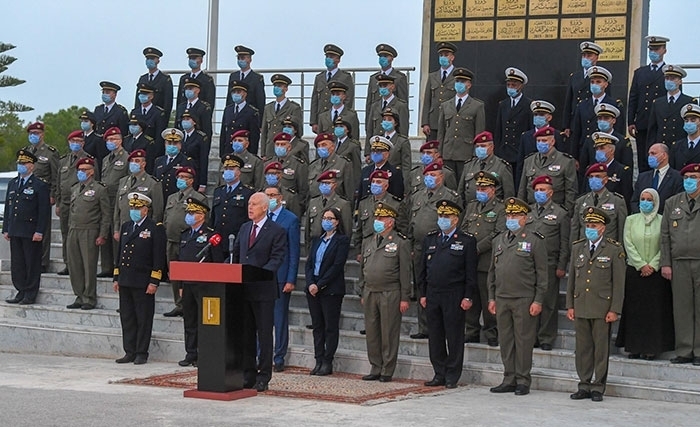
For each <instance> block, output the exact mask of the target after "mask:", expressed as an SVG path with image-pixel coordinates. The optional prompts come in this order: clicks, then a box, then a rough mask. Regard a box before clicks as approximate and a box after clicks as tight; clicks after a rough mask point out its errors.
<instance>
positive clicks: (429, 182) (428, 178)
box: [423, 175, 437, 190]
mask: <svg viewBox="0 0 700 427" xmlns="http://www.w3.org/2000/svg"><path fill="white" fill-rule="evenodd" d="M423 184H425V186H426V187H428V189H430V190H432V189H434V188H435V186H437V182H435V177H434V176H432V175H425V176H423Z"/></svg>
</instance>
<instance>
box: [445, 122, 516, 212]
mask: <svg viewBox="0 0 700 427" xmlns="http://www.w3.org/2000/svg"><path fill="white" fill-rule="evenodd" d="M493 140H494V137H493V135H492V134H491V132H489V131H483V132H481V133H480V134H478V135H477V136H476V138H474V156H473V157H472V158H471V159H470V160H467V161H466V162H465V163H464V170H463V171H462V177H461V178H460V180H459V185H458V187H457V192H458V193H459V195H460V196H461V197H462V200H464V202H465V203H468V202H469V201H471V200H473V199H474V197H475V196H476V185H474V182H475V180H476V176H477V174H478V172H479V171H486V172H491V173H492V174H493V175H495V176H496V177H498V187H497V188H496V196H497V197H498V198H499V199H501V200H503V199H504V198H507V197H513V196H514V195H515V187H513V169H512V167H511V165H510V164H509V163H508V162H507V161H505V160H504V159H502V158H501V157H499V156H497V155H496V154H494V149H495V145H494V141H493Z"/></svg>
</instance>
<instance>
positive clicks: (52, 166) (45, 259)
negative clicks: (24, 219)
mask: <svg viewBox="0 0 700 427" xmlns="http://www.w3.org/2000/svg"><path fill="white" fill-rule="evenodd" d="M24 149H25V150H28V151H29V152H31V153H33V154H34V155H35V156H36V162H35V163H34V173H33V175H34V176H36V177H37V178H39V179H40V180H42V181H44V182H45V183H46V185H47V186H48V187H49V189H50V191H49V197H50V198H51V199H53V200H55V199H56V194H57V193H58V169H59V163H60V155H59V153H58V150H56V148H55V147H53V146H51V145H48V144H46V143H45V142H44V143H42V144H41V145H37V146H34V145H31V144H30V145H27V146H26V147H24ZM42 233H43V234H44V238H43V239H42V252H41V266H42V267H44V268H47V267H48V266H49V258H50V256H51V221H49V225H48V228H47V230H46V231H43V232H42Z"/></svg>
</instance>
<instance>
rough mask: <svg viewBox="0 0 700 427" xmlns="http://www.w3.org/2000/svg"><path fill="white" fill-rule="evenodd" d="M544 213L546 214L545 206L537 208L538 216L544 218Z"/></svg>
mask: <svg viewBox="0 0 700 427" xmlns="http://www.w3.org/2000/svg"><path fill="white" fill-rule="evenodd" d="M542 212H544V206H538V207H537V216H542Z"/></svg>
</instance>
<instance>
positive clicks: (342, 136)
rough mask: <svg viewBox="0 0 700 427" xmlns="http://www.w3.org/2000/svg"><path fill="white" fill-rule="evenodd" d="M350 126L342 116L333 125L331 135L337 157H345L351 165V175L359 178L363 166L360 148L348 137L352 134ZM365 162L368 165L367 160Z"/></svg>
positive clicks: (355, 141)
mask: <svg viewBox="0 0 700 427" xmlns="http://www.w3.org/2000/svg"><path fill="white" fill-rule="evenodd" d="M351 131H352V124H351V123H350V122H349V121H347V120H345V118H344V117H343V116H338V118H337V119H336V120H335V122H334V123H333V135H335V137H336V138H337V139H336V142H335V151H336V153H337V154H338V155H339V156H342V157H345V158H347V159H349V160H350V162H351V163H352V175H353V176H354V177H359V176H360V175H362V166H364V165H365V163H363V161H362V152H361V151H362V148H361V147H360V142H359V141H358V140H356V139H353V138H351V137H350V134H351V133H352V132H351ZM365 161H366V162H367V163H369V158H366V159H365Z"/></svg>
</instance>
